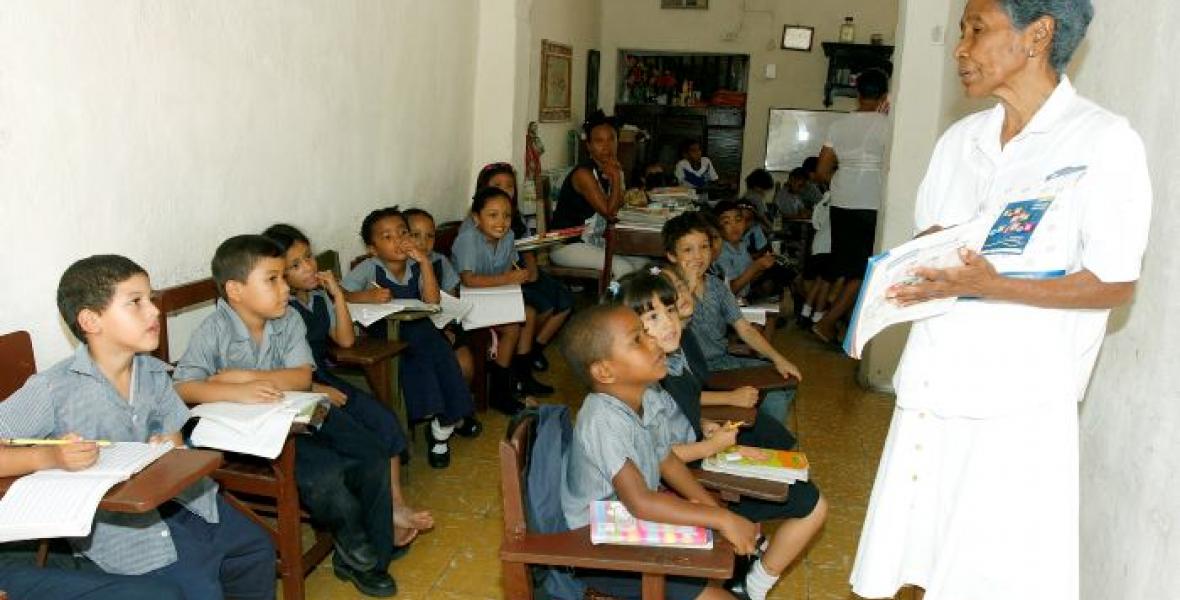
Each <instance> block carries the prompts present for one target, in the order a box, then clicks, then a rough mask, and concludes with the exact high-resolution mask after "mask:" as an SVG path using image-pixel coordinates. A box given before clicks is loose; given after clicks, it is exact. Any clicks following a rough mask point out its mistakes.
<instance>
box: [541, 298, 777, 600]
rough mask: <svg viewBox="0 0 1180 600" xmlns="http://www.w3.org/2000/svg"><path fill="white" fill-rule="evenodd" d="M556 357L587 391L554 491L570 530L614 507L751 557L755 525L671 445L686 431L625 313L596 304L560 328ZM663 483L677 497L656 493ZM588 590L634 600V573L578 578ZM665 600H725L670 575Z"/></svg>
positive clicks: (661, 364) (659, 366)
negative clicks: (707, 486) (721, 541)
mask: <svg viewBox="0 0 1180 600" xmlns="http://www.w3.org/2000/svg"><path fill="white" fill-rule="evenodd" d="M561 350H562V354H563V355H564V356H565V358H566V361H567V362H568V363H569V366H570V368H571V369H572V370H573V371H574V372H575V373H576V374H578V376H579V377H581V378H582V379H583V380H584V381H585V382H586V383H587V384H588V385H589V386H590V389H591V393H590V394H589V395H587V396H586V400H585V401H584V402H583V404H582V408H581V410H580V411H579V413H578V419H577V424H576V425H575V426H574V435H573V440H572V442H571V445H570V450H569V458H568V463H567V465H566V468H567V471H566V476H565V479H564V481H563V482H562V486H561V505H562V512H563V513H564V514H565V519H566V522H567V524H568V525H569V527H570V528H578V527H583V526H585V525H586V524H588V523H589V520H590V506H591V504H592V503H593V502H594V501H595V500H619V501H621V502H622V503H623V504H624V505H625V506H626V507H627V510H628V511H630V513H631V514H632V515H634V516H635V517H637V518H639V519H645V520H648V521H658V522H662V523H672V524H677V525H697V526H704V527H710V528H712V529H715V530H717V531H718V532H720V533H721V535H723V536H725V538H726V539H728V540H729V541H730V542H731V543H732V544H733V545H734V548H735V550H736V551H737V552H738V553H740V554H751V553H753V552H754V549H755V543H756V538H757V536H758V530H757V527H756V526H755V525H754V524H753V523H751V522H750V521H748V520H746V519H744V518H742V517H739V516H738V515H736V514H734V513H732V512H729V511H728V510H725V509H724V508H721V507H720V506H718V505H717V503H716V501H714V500H713V497H712V496H710V495H709V494H708V493H707V492H706V491H705V490H704V488H702V487H701V485H700V484H699V483H697V481H696V479H695V478H693V476H692V473H691V472H690V471H689V470H688V467H686V466H685V465H684V463H683V462H681V460H680V459H679V458H677V457H676V455H675V454H673V453H672V451H671V448H672V444H673V440H674V439H676V438H675V435H676V432H677V431H678V430H685V429H687V430H688V431H689V433H691V426H690V425H689V423H688V421H687V420H686V419H685V418H684V415H683V414H681V413H680V411H679V410H678V409H677V408H676V404H675V402H674V401H673V400H672V398H671V397H669V396H668V394H667V393H666V392H664V391H663V390H661V389H660V388H659V386H658V385H656V384H657V383H658V382H659V381H660V379H662V378H663V377H664V374H665V373H666V371H667V365H666V363H665V358H664V353H663V352H662V351H661V350H660V349H659V347H658V346H657V345H656V341H655V340H654V339H653V338H652V337H651V336H650V335H648V334H647V333H645V332H644V330H643V323H641V322H640V320H639V317H637V316H636V315H635V313H634V312H633V311H631V310H630V309H629V308H627V307H625V306H595V307H591V308H589V309H586V310H584V311H581V312H579V313H577V314H576V315H574V318H573V321H572V322H571V323H569V324H568V325H566V332H565V335H564V336H563V338H562V343H561ZM661 479H662V480H663V481H665V482H666V483H667V484H668V485H669V486H671V487H672V489H673V490H675V491H676V492H678V493H679V494H680V496H675V495H672V494H664V493H660V492H659V491H658V489H659V484H660V481H661ZM579 577H580V578H582V579H583V580H584V581H585V582H586V584H587V585H589V586H590V587H592V588H594V589H595V590H598V591H599V592H603V593H605V594H608V595H611V596H615V597H618V598H638V597H639V595H640V580H639V577H638V576H628V575H624V574H618V573H612V574H603V573H599V572H592V573H580V574H579ZM667 597H669V598H677V599H679V598H702V599H711V598H732V596H731V595H730V594H729V593H728V592H726V591H725V590H723V589H721V588H719V587H706V582H705V581H701V580H694V579H687V578H677V577H670V578H668V581H667Z"/></svg>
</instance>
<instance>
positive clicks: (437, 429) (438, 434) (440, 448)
mask: <svg viewBox="0 0 1180 600" xmlns="http://www.w3.org/2000/svg"><path fill="white" fill-rule="evenodd" d="M454 431H455V426H454V425H446V426H443V425H441V424H439V422H438V418H437V417H436V418H434V419H433V420H431V421H430V434H431V435H432V436H433V437H434V440H435V441H436V442H438V443H436V444H434V445H433V446H431V447H430V451H431V452H433V453H435V454H446V453H447V440H449V439H450V438H451V434H452V433H454Z"/></svg>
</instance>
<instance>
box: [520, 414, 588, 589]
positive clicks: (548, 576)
mask: <svg viewBox="0 0 1180 600" xmlns="http://www.w3.org/2000/svg"><path fill="white" fill-rule="evenodd" d="M526 416H536V418H537V421H536V425H535V426H534V428H533V441H532V446H531V450H529V454H528V457H527V462H526V465H525V473H526V475H525V482H524V485H525V493H524V496H525V502H526V505H527V507H528V509H527V511H526V513H525V519H526V520H527V521H528V526H529V529H530V530H531V531H534V532H537V533H561V532H563V531H569V525H567V524H566V522H565V514H564V513H563V512H562V510H561V484H562V481H563V480H564V479H565V465H566V457H567V455H568V454H569V447H570V442H571V440H572V439H573V436H574V428H573V424H572V421H571V420H570V411H569V408H568V407H566V406H562V405H554V404H545V405H542V406H540V407H537V408H529V409H525V410H524V411H521V413H520V414H518V415H517V416H516V417H515V418H514V419H513V422H512V424H511V425H510V426H509V431H510V432H511V431H512V430H514V429H515V428H516V425H517V424H518V423H519V421H520V419H522V418H523V417H526ZM532 572H533V578H534V580H535V584H536V586H537V588H539V589H541V590H543V591H544V592H545V594H546V595H548V597H550V598H555V599H560V600H581V599H582V597H583V596H584V595H585V593H586V586H585V585H584V584H583V583H582V582H581V581H578V580H577V579H575V578H574V576H573V572H572V570H570V569H568V568H565V567H545V566H534V567H533V568H532Z"/></svg>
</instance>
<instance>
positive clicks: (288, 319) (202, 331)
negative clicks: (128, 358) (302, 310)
mask: <svg viewBox="0 0 1180 600" xmlns="http://www.w3.org/2000/svg"><path fill="white" fill-rule="evenodd" d="M303 365H310V366H311V368H313V369H314V368H315V359H314V358H313V357H312V355H311V346H309V345H308V344H307V327H306V326H305V325H304V324H303V318H302V317H300V316H299V313H297V312H295V310H294V309H292V308H290V307H287V312H285V313H283V316H281V317H279V318H277V319H271V320H269V321H267V322H266V325H265V326H264V327H263V331H262V343H261V344H255V343H254V340H253V339H252V338H251V337H250V330H248V329H246V324H245V323H244V322H242V318H241V317H239V316H238V313H236V312H234V309H233V308H231V307H230V305H229V304H228V303H227V302H226V301H225V300H221V299H219V300H218V301H217V308H216V309H214V311H213V314H211V315H209V316H208V317H205V320H204V321H202V322H201V324H200V325H199V326H197V330H196V331H194V332H193V335H192V338H190V339H189V343H188V348H187V349H185V351H184V356H182V357H180V362H178V363H176V371H175V372H173V374H172V378H173V379H174V380H175V381H176V382H177V383H180V382H184V381H199V380H204V379H208V378H209V377H211V376H213V375H216V374H217V373H219V372H221V371H224V370H226V369H249V370H252V371H270V370H274V369H291V368H294V367H301V366H303Z"/></svg>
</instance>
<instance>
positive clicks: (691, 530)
mask: <svg viewBox="0 0 1180 600" xmlns="http://www.w3.org/2000/svg"><path fill="white" fill-rule="evenodd" d="M590 543H592V544H620V545H624V546H659V547H661V548H695V549H703V550H708V549H711V548H712V547H713V530H711V529H709V528H707V527H697V526H694V525H669V524H667V523H653V522H651V521H644V520H643V519H636V518H635V517H634V516H632V515H631V513H630V512H629V511H628V510H627V507H626V506H623V503H622V502H619V501H617V500H595V501H594V504H592V505H591V506H590Z"/></svg>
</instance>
